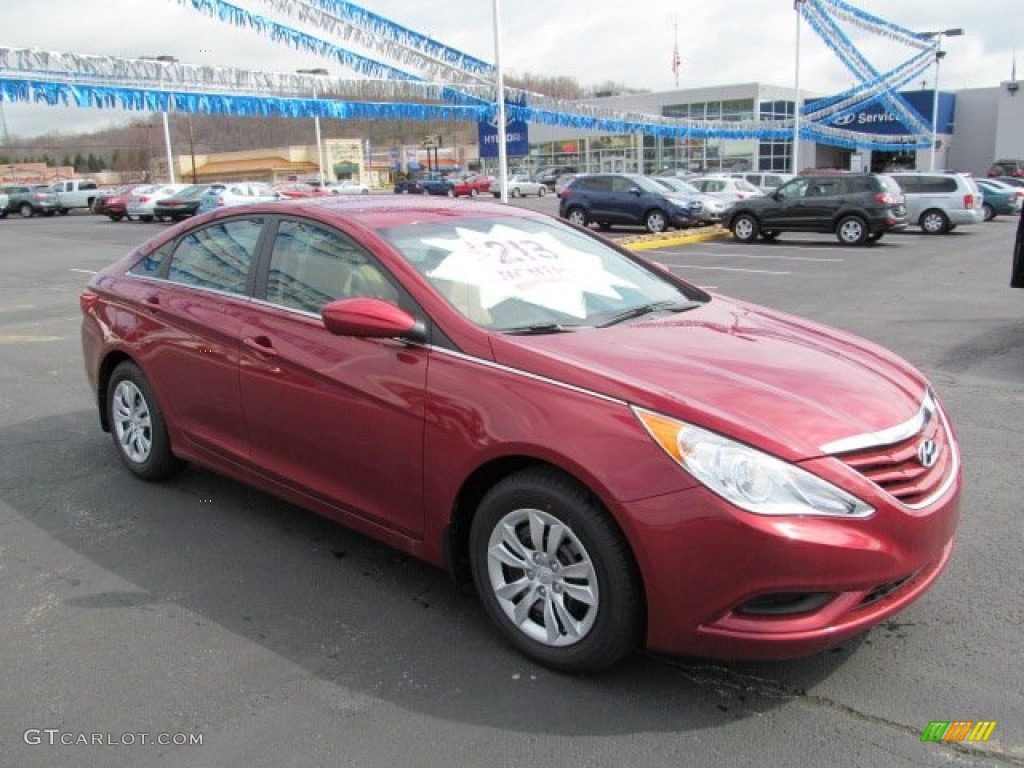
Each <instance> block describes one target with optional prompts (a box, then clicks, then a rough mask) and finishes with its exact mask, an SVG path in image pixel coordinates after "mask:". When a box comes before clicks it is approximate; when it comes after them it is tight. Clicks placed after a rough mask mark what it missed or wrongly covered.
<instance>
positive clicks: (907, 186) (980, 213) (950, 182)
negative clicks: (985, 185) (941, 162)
mask: <svg viewBox="0 0 1024 768" xmlns="http://www.w3.org/2000/svg"><path fill="white" fill-rule="evenodd" d="M889 175H890V176H892V178H894V179H895V180H896V182H897V183H898V184H899V185H900V187H901V188H902V189H903V196H904V197H905V198H906V201H907V216H908V217H909V219H910V223H911V224H918V225H920V227H921V229H922V230H924V232H925V233H926V234H929V235H944V234H946V233H947V232H950V231H952V230H954V229H956V228H957V227H958V226H960V225H961V224H980V223H981V222H983V221H984V220H985V212H984V210H983V208H982V204H983V202H984V196H983V195H982V193H981V190H980V189H978V185H977V183H976V182H975V181H974V179H972V178H971V177H970V176H968V175H967V174H965V173H952V172H945V171H935V172H927V171H924V172H918V171H899V172H896V173H891V174H889Z"/></svg>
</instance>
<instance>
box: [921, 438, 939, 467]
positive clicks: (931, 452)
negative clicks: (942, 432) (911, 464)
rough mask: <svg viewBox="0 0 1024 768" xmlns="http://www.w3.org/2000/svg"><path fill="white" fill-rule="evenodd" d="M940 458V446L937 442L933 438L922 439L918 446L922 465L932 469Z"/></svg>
mask: <svg viewBox="0 0 1024 768" xmlns="http://www.w3.org/2000/svg"><path fill="white" fill-rule="evenodd" d="M938 458H939V446H938V445H936V444H935V441H934V440H932V439H930V438H929V439H928V440H922V441H921V445H919V446H918V448H917V460H918V461H919V462H921V466H922V467H924V468H925V469H930V468H931V467H934V466H935V462H936V461H937V460H938Z"/></svg>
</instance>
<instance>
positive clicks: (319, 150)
mask: <svg viewBox="0 0 1024 768" xmlns="http://www.w3.org/2000/svg"><path fill="white" fill-rule="evenodd" d="M295 71H296V72H297V73H298V74H300V75H317V76H319V77H323V76H324V75H329V74H330V72H328V71H327V70H326V69H324V68H323V67H317V68H316V69H296V70H295ZM313 101H316V84H315V83H314V84H313ZM313 127H314V129H315V130H316V164H317V167H318V168H319V169H320V189H323V188H324V186H325V182H324V145H323V142H322V141H321V140H320V115H313Z"/></svg>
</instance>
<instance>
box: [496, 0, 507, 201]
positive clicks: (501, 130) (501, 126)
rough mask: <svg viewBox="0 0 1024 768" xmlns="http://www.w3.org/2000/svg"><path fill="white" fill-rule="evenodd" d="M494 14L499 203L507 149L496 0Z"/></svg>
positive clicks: (503, 190)
mask: <svg viewBox="0 0 1024 768" xmlns="http://www.w3.org/2000/svg"><path fill="white" fill-rule="evenodd" d="M492 1H493V6H492V13H493V14H494V67H495V70H496V72H497V82H496V83H495V88H496V89H497V92H498V93H497V102H498V181H499V183H500V184H501V202H503V203H507V202H508V154H507V153H508V148H507V147H506V146H505V139H506V125H505V74H504V72H503V71H502V69H501V8H500V3H499V2H498V0H492Z"/></svg>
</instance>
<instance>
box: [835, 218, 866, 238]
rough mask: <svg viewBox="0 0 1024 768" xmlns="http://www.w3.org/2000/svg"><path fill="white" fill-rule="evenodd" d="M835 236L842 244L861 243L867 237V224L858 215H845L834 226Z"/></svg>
mask: <svg viewBox="0 0 1024 768" xmlns="http://www.w3.org/2000/svg"><path fill="white" fill-rule="evenodd" d="M836 238H838V240H839V242H840V243H842V244H843V245H863V244H864V243H866V242H867V239H868V226H867V224H866V223H865V222H864V219H862V218H860V216H846V217H845V218H842V219H840V220H839V224H838V225H837V226H836Z"/></svg>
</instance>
